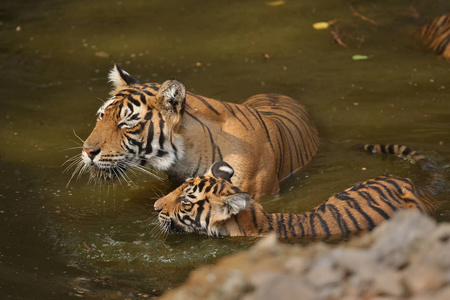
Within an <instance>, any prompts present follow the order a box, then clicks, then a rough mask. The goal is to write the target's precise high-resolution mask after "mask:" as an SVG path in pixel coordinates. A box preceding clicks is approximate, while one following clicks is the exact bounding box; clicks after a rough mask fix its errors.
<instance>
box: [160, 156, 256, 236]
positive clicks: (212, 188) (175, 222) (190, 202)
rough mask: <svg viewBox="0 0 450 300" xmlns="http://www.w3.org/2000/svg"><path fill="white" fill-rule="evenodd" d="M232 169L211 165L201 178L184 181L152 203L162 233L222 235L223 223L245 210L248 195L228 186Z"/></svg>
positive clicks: (217, 164)
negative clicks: (156, 212)
mask: <svg viewBox="0 0 450 300" xmlns="http://www.w3.org/2000/svg"><path fill="white" fill-rule="evenodd" d="M233 174H234V170H233V168H232V167H231V166H230V165H229V164H227V163H226V162H216V163H214V164H213V165H212V166H211V168H210V170H209V171H208V172H207V173H206V174H205V175H204V176H200V177H195V178H192V179H188V180H186V181H185V182H184V183H183V184H182V185H181V186H180V187H178V188H177V189H176V190H174V191H173V192H171V193H170V194H168V195H167V196H165V197H162V198H160V199H158V200H157V201H156V202H155V210H156V211H158V212H159V214H158V219H159V223H160V226H161V228H162V230H163V232H168V231H173V232H198V233H205V234H208V235H210V236H218V235H221V232H222V228H223V227H222V224H223V222H224V221H226V220H228V219H230V218H231V217H232V216H233V215H236V214H238V213H239V212H240V211H241V210H243V209H245V208H246V207H247V205H248V204H249V203H250V201H251V196H250V195H249V194H247V193H244V192H241V191H240V190H239V188H237V187H236V186H234V185H233V184H232V183H231V177H232V176H233Z"/></svg>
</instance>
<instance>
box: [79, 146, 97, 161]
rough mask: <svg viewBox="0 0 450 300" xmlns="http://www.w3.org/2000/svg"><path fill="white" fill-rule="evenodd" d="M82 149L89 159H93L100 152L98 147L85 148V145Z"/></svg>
mask: <svg viewBox="0 0 450 300" xmlns="http://www.w3.org/2000/svg"><path fill="white" fill-rule="evenodd" d="M83 151H84V152H86V154H87V156H88V157H89V158H90V159H91V160H94V157H96V156H97V154H99V153H100V148H98V149H94V148H86V147H83Z"/></svg>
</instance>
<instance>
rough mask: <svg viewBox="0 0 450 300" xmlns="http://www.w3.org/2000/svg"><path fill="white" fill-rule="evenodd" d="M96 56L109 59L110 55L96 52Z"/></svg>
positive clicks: (104, 52)
mask: <svg viewBox="0 0 450 300" xmlns="http://www.w3.org/2000/svg"><path fill="white" fill-rule="evenodd" d="M95 56H97V57H100V58H108V57H109V53H108V52H106V51H98V52H95Z"/></svg>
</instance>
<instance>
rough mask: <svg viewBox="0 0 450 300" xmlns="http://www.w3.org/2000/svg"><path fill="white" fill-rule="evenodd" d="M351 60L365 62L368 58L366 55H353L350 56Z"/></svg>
mask: <svg viewBox="0 0 450 300" xmlns="http://www.w3.org/2000/svg"><path fill="white" fill-rule="evenodd" d="M352 59H353V60H365V59H369V57H368V56H367V55H361V54H355V55H353V56H352Z"/></svg>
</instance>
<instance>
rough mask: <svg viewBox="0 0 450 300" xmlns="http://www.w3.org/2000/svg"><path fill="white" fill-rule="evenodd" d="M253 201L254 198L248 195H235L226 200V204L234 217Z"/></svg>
mask: <svg viewBox="0 0 450 300" xmlns="http://www.w3.org/2000/svg"><path fill="white" fill-rule="evenodd" d="M251 200H252V197H251V196H250V195H249V194H247V193H237V194H234V195H231V196H229V197H227V198H226V199H225V200H224V203H225V204H226V205H228V209H229V211H230V213H231V214H232V215H236V214H238V213H239V212H240V211H242V210H243V209H245V208H246V207H247V206H248V205H249V203H250V201H251Z"/></svg>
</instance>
